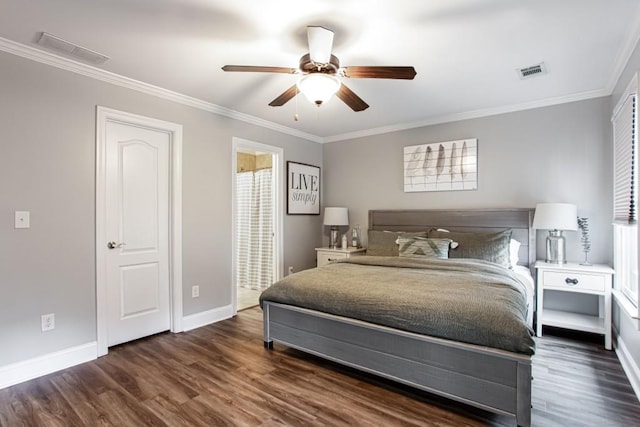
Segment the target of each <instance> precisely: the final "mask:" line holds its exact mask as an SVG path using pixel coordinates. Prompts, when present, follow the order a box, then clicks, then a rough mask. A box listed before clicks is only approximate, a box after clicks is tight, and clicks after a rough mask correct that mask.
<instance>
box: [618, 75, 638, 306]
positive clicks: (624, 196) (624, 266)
mask: <svg viewBox="0 0 640 427" xmlns="http://www.w3.org/2000/svg"><path fill="white" fill-rule="evenodd" d="M637 98H638V75H637V74H636V75H635V76H634V78H633V80H632V81H631V83H630V84H629V87H628V88H627V90H626V91H625V92H624V93H623V95H622V97H621V98H620V101H619V102H618V105H616V108H615V109H614V113H613V117H612V122H613V218H614V225H613V243H614V253H613V258H614V261H613V262H614V269H615V271H616V278H615V289H614V294H615V295H616V298H617V299H618V300H619V302H620V304H621V305H622V306H623V307H624V308H625V309H626V310H627V311H628V312H629V313H630V314H631V315H632V316H633V317H638V315H639V314H640V301H639V298H638V255H639V253H638V227H637V224H636V222H637V212H636V211H637V205H636V204H637V201H638V164H637V156H638V153H637V148H638V147H637V133H638V129H637V116H638V111H637Z"/></svg>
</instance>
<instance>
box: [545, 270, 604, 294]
mask: <svg viewBox="0 0 640 427" xmlns="http://www.w3.org/2000/svg"><path fill="white" fill-rule="evenodd" d="M543 275H544V277H543V281H544V287H545V289H553V288H555V289H561V290H571V289H575V290H581V291H594V292H604V290H605V277H604V276H603V275H591V274H583V273H573V272H555V271H545V272H544V273H543Z"/></svg>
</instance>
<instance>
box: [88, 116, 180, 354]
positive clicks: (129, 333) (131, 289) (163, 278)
mask: <svg viewBox="0 0 640 427" xmlns="http://www.w3.org/2000/svg"><path fill="white" fill-rule="evenodd" d="M105 129H106V146H105V158H106V165H105V167H106V201H107V203H106V212H105V222H106V224H105V229H106V236H107V239H108V240H107V241H105V242H103V244H104V245H105V246H106V247H107V250H106V253H105V254H106V287H107V344H108V346H112V345H115V344H120V343H123V342H126V341H131V340H134V339H137V338H141V337H145V336H148V335H151V334H155V333H158V332H162V331H166V330H168V329H170V327H171V311H170V310H171V307H170V279H169V206H170V205H169V191H170V177H169V162H170V148H171V134H170V133H169V132H166V131H163V130H159V129H153V128H146V127H141V126H136V125H132V124H128V123H120V122H107V124H106V128H105ZM98 244H100V243H98Z"/></svg>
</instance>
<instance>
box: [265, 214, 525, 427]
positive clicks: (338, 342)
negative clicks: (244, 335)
mask: <svg viewBox="0 0 640 427" xmlns="http://www.w3.org/2000/svg"><path fill="white" fill-rule="evenodd" d="M532 219H533V209H483V210H372V211H369V229H370V230H372V231H374V232H375V231H378V232H380V231H384V232H401V231H402V232H416V231H423V230H437V229H439V230H441V231H442V230H446V232H451V233H459V232H466V233H469V232H475V233H478V232H482V233H500V232H503V231H504V230H511V238H512V239H515V240H517V241H518V242H519V248H518V261H517V262H518V264H519V265H520V268H524V269H531V268H532V267H533V264H534V260H535V233H534V232H533V230H532V229H531V224H532ZM442 232H445V231H442ZM385 236H386V235H385ZM511 249H514V248H511ZM371 250H372V251H373V250H374V249H373V247H372V249H371ZM358 258H362V260H360V261H359V262H356V263H355V264H370V263H373V264H376V263H378V262H387V261H385V258H391V257H383V256H381V257H377V256H371V257H370V256H364V257H358ZM378 258H379V260H378ZM389 262H391V260H390V261H389ZM393 262H394V263H395V262H402V263H405V264H406V263H409V264H408V265H400V266H395V265H392V266H374V267H368V268H379V269H385V268H386V270H393V269H396V270H403V271H404V270H407V271H408V274H412V271H413V267H414V266H413V265H412V263H414V261H413V260H412V259H411V258H409V259H405V260H404V261H393ZM415 263H416V264H421V263H422V261H420V260H417V261H415ZM425 263H431V262H430V261H429V262H426V261H425ZM433 263H435V264H447V263H448V261H447V260H445V261H440V260H436V261H434V262H433ZM473 263H476V261H474V260H460V261H454V260H452V261H451V262H450V263H448V264H449V265H458V264H460V265H462V267H464V268H467V264H473ZM477 263H479V264H482V263H484V264H492V263H486V262H484V261H478V262H477ZM340 264H341V265H335V266H333V267H331V265H328V266H325V267H322V268H318V269H313V270H316V271H315V272H314V271H313V270H312V271H307V272H303V273H305V274H304V276H305V277H308V278H309V277H310V278H312V279H313V278H315V279H314V280H318V281H323V280H324V281H325V282H324V283H329V281H330V279H327V278H328V277H340V276H338V275H335V276H331V274H334V273H333V271H332V270H330V269H327V268H326V267H331V268H332V269H334V270H337V269H342V270H348V269H355V268H363V267H360V266H358V267H355V266H352V264H351V263H348V262H347V263H340ZM343 264H344V265H343ZM408 267H411V269H409V268H408ZM462 267H461V268H462ZM420 268H424V267H420ZM427 268H433V267H431V266H429V267H427ZM438 268H440V267H438ZM456 268H458V267H456ZM487 268H489V269H491V268H494V269H495V268H498V267H497V266H492V265H488V266H487ZM386 270H385V272H384V273H385V274H382V271H383V270H379V271H376V272H374V273H372V274H373V275H375V276H381V277H382V276H384V277H387V280H389V277H388V276H386V274H387V271H386ZM503 270H504V269H503ZM489 273H490V274H493V275H494V276H495V274H494V273H495V272H494V271H493V270H491V271H490V272H489ZM323 274H324V276H322V275H323ZM388 274H391V273H388ZM403 274H405V273H403ZM415 274H422V273H415ZM509 274H511V273H509ZM327 275H328V276H327ZM505 275H506V274H505ZM285 280H286V279H285ZM345 280H347V279H345ZM334 281H337V282H341V281H342V280H334ZM409 281H410V280H409ZM397 282H398V283H400V282H401V281H397ZM402 282H404V279H403V281H402ZM516 282H517V281H516ZM514 283H515V282H514ZM409 285H410V284H408V285H407V286H409ZM282 286H283V285H279V286H275V285H274V286H273V287H272V288H273V289H275V291H272V292H268V291H267V292H265V293H264V294H263V296H262V297H261V305H262V309H263V314H264V342H265V346H266V347H267V348H272V347H273V342H274V341H275V342H279V343H281V344H284V345H286V346H289V347H292V348H296V349H299V350H302V351H305V352H308V353H311V354H314V355H317V356H320V357H323V358H326V359H329V360H332V361H335V362H338V363H342V364H345V365H347V366H351V367H354V368H357V369H360V370H363V371H366V372H370V373H374V374H377V375H380V376H382V377H385V378H389V379H392V380H395V381H398V382H400V383H404V384H408V385H410V386H413V387H416V388H419V389H422V390H426V391H428V392H432V393H435V394H439V395H442V396H445V397H448V398H451V399H454V400H457V401H461V402H464V403H467V404H470V405H474V406H477V407H480V408H483V409H486V410H489V411H492V412H496V413H501V414H508V415H512V416H514V417H515V419H516V422H517V424H518V425H521V426H529V425H530V424H531V356H532V354H533V346H534V345H533V346H532V345H531V343H532V342H533V339H532V338H531V337H529V338H530V340H531V341H530V342H524V343H522V342H520V341H513V340H512V339H511V338H506V339H505V340H504V341H505V342H507V344H505V345H502V342H501V341H500V340H498V341H499V342H493V341H492V342H484V341H479V342H473V340H469V339H467V337H465V336H462V337H459V336H453V338H452V337H449V336H447V335H446V334H444V335H443V334H440V332H439V331H438V330H434V332H430V331H431V330H430V329H427V330H421V329H416V328H412V326H411V325H412V323H411V321H409V323H408V325H409V326H407V325H406V324H405V323H402V322H400V323H397V322H396V323H394V322H393V321H392V322H385V321H378V319H371V318H369V317H367V315H366V312H364V314H362V313H360V314H358V315H356V316H353V315H352V314H351V313H349V314H348V315H345V314H344V313H342V312H340V311H338V310H326V309H324V308H322V307H315V306H313V305H308V304H304V303H296V301H295V300H292V301H289V300H287V299H278V298H273V295H276V294H277V290H278V289H282ZM358 286H361V285H355V284H354V285H352V287H353V288H355V289H357V288H358ZM510 286H511V288H513V289H511V288H509V289H506V288H505V290H504V291H502V290H500V292H509V293H510V294H514V295H515V294H516V293H514V292H516V291H515V290H514V289H516V288H517V286H515V285H510ZM338 289H339V288H336V292H338ZM332 292H333V291H332ZM402 292H405V291H402ZM406 292H410V290H409V291H406ZM290 293H295V292H290ZM368 293H369V294H373V295H375V293H376V289H374V288H370V292H368ZM396 293H397V294H398V295H399V296H398V298H400V295H401V293H400V292H396ZM520 293H521V291H520V290H518V291H517V294H518V295H520ZM529 293H531V294H532V292H529ZM270 295H271V296H270ZM361 295H365V294H364V293H362V294H361ZM402 295H404V294H402ZM522 295H523V296H522V298H526V301H521V302H520V303H519V304H517V305H516V306H517V308H518V309H521V308H522V306H527V305H528V310H529V313H528V314H525V313H521V314H520V317H522V321H521V322H520V323H527V325H524V326H522V325H518V326H517V328H515V329H518V330H521V329H523V328H526V327H528V329H529V332H528V333H530V335H532V334H531V331H530V329H531V328H530V326H531V325H530V322H531V319H532V317H531V315H530V313H532V312H533V305H532V301H533V296H532V295H529V296H527V297H525V296H524V293H522ZM368 296H370V295H368ZM341 298H342V297H340V298H337V299H336V300H335V301H336V306H338V305H340V304H338V301H341ZM387 298H389V297H387ZM496 298H498V299H499V298H502V297H496ZM496 298H494V299H496ZM325 299H326V298H325ZM407 299H408V300H412V299H417V298H405V300H407ZM283 301H284V302H283ZM403 301H404V300H403ZM425 301H426V300H425ZM404 302H406V301H404ZM343 305H344V306H348V305H349V303H348V302H347V303H344V304H343ZM309 307H311V308H309ZM330 308H331V307H330ZM510 310H511V311H516V312H517V311H518V310H516V309H510ZM331 311H333V313H332V312H331ZM380 311H384V310H380ZM404 311H408V312H416V311H418V312H419V315H420V316H424V315H426V314H425V313H428V312H429V310H423V311H422V312H420V310H416V309H415V308H410V309H405V310H404ZM507 311H509V310H507ZM335 313H338V314H335ZM507 315H510V314H507ZM515 315H517V313H516V314H515ZM525 316H526V318H527V320H526V321H525V320H524V317H525ZM387 317H389V318H391V319H392V320H393V319H395V318H396V317H397V316H396V315H395V314H393V315H390V316H387ZM437 317H438V315H435V316H434V317H432V318H437ZM487 317H491V316H487ZM471 318H472V319H473V317H471ZM363 319H364V320H363ZM464 321H468V320H464ZM455 323H461V324H464V322H463V321H462V320H461V321H460V322H455ZM459 329H461V330H465V327H461V328H459ZM507 329H513V328H511V327H509V328H507ZM518 333H519V334H520V335H519V338H518V339H522V340H524V339H526V337H523V336H522V331H520V332H518ZM471 335H473V334H471ZM479 335H482V334H479ZM490 335H493V334H490Z"/></svg>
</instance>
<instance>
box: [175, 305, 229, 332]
mask: <svg viewBox="0 0 640 427" xmlns="http://www.w3.org/2000/svg"><path fill="white" fill-rule="evenodd" d="M233 315H234V313H233V306H232V305H231V304H229V305H225V306H224V307H218V308H214V309H213V310H208V311H203V312H201V313H196V314H192V315H190V316H185V317H183V318H182V330H183V331H185V332H186V331H190V330H192V329H196V328H200V327H202V326H206V325H210V324H212V323H216V322H219V321H221V320H225V319H229V318H230V317H232V316H233Z"/></svg>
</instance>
